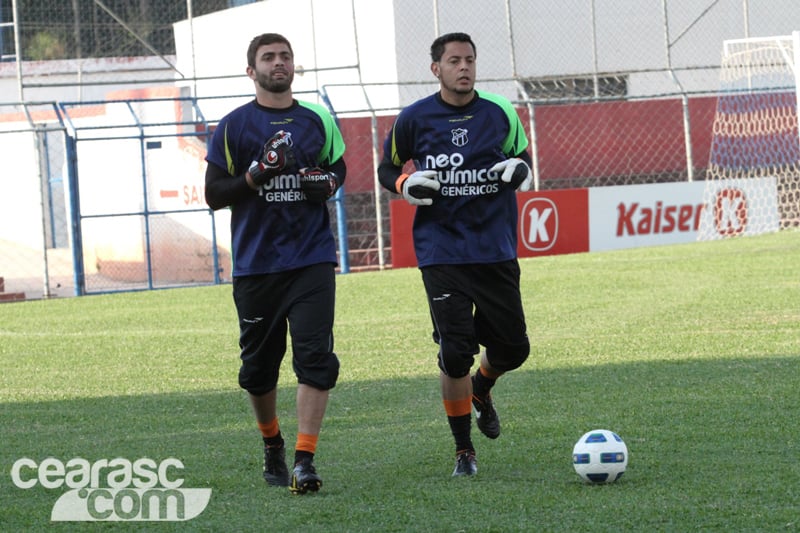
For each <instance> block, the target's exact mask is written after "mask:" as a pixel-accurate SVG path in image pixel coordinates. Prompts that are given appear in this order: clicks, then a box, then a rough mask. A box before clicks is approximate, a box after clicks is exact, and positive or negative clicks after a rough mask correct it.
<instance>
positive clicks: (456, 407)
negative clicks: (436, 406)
mask: <svg viewBox="0 0 800 533" xmlns="http://www.w3.org/2000/svg"><path fill="white" fill-rule="evenodd" d="M442 403H444V412H445V413H447V416H464V415H468V414H470V413H472V397H471V396H467V397H466V398H461V399H460V400H442Z"/></svg>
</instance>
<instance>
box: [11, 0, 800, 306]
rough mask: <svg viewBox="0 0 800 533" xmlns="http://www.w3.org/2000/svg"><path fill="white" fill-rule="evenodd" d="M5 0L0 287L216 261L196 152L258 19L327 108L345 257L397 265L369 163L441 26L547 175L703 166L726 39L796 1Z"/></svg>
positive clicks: (567, 178)
mask: <svg viewBox="0 0 800 533" xmlns="http://www.w3.org/2000/svg"><path fill="white" fill-rule="evenodd" d="M8 4H9V2H2V3H0V18H1V19H2V20H0V43H2V44H0V46H2V49H1V50H0V52H2V56H3V58H4V59H11V61H8V60H7V61H5V62H3V63H0V86H2V88H3V94H4V95H11V94H19V100H20V102H22V103H15V104H8V105H0V120H2V122H1V123H0V124H2V128H0V155H2V156H3V157H4V160H5V161H9V160H11V161H14V164H13V168H12V170H11V171H10V172H7V173H5V174H4V177H3V178H2V179H3V181H4V182H6V181H7V182H6V183H5V184H4V187H5V188H6V190H13V191H14V195H13V196H14V203H15V204H16V205H17V206H18V207H19V208H18V209H13V210H6V212H5V213H4V214H3V215H0V216H2V217H3V218H2V219H0V222H1V224H0V265H1V266H2V268H0V278H3V281H4V287H2V288H0V291H1V290H2V289H3V288H4V289H5V291H6V293H9V294H12V295H16V296H18V297H21V298H36V297H42V296H44V297H52V296H70V295H73V294H76V286H78V287H85V288H87V289H88V291H89V292H92V291H94V290H97V291H104V290H128V289H131V288H134V289H140V288H145V289H147V288H156V287H161V286H173V285H175V284H186V283H214V282H219V281H226V280H227V279H226V277H225V274H224V273H225V267H226V262H227V261H228V260H229V258H228V254H229V252H228V248H227V243H226V242H225V241H226V238H225V236H224V235H225V233H226V231H227V227H226V220H225V219H224V214H221V213H218V214H217V215H216V216H213V217H212V216H210V213H208V212H206V211H205V210H204V209H205V207H204V201H203V197H202V173H203V160H202V158H203V156H204V142H205V140H206V139H207V135H208V133H209V132H210V131H211V130H213V127H214V125H215V123H216V121H218V120H219V118H220V117H221V116H222V115H223V114H224V113H225V112H227V111H228V110H230V109H232V107H233V102H235V101H237V99H242V100H245V99H247V98H249V97H248V96H247V95H248V94H249V93H251V91H252V85H251V82H250V80H249V79H248V78H246V77H245V76H244V75H243V72H244V51H245V48H246V44H247V42H248V41H249V39H250V37H251V36H253V35H256V34H257V33H261V32H263V31H279V32H281V33H284V34H285V35H287V36H288V37H289V38H290V39H291V40H292V42H293V45H294V48H295V55H296V62H297V65H298V66H297V68H298V76H297V77H296V78H295V90H296V92H297V93H298V94H299V95H303V97H308V98H309V99H315V100H316V101H318V102H321V103H324V104H326V105H328V106H329V107H330V108H331V110H332V111H333V112H334V114H335V115H336V117H337V119H338V120H339V123H340V126H341V128H342V131H343V134H344V136H345V141H346V143H347V153H346V161H347V165H348V179H347V184H346V188H345V195H344V198H343V199H342V203H341V204H332V205H331V214H332V218H333V220H334V225H335V232H336V236H337V240H338V241H339V244H340V251H342V252H341V253H343V254H345V257H342V258H341V259H342V263H343V265H344V266H345V267H346V269H345V270H350V269H351V268H352V269H354V270H357V269H373V268H383V267H386V266H390V265H391V241H390V234H389V209H388V202H389V200H390V199H391V198H394V196H393V195H392V194H390V193H388V192H387V191H385V190H382V189H381V188H380V187H379V186H378V185H377V181H376V178H375V168H376V166H377V163H378V160H379V158H380V156H381V153H382V144H383V140H384V138H385V135H386V133H387V132H388V130H389V128H390V126H391V123H392V120H393V117H394V116H395V115H396V113H397V112H398V111H399V110H400V109H402V107H404V106H405V105H408V104H409V103H410V102H412V101H414V100H416V99H418V98H421V97H423V96H427V95H429V94H431V93H432V92H434V91H436V90H437V87H438V86H437V84H436V83H435V81H436V80H435V79H433V77H432V75H431V74H430V71H429V64H430V59H429V55H428V53H429V51H428V48H429V46H430V43H431V42H432V40H433V39H434V38H435V37H436V36H437V35H439V34H441V33H445V32H449V31H464V32H467V33H470V34H471V35H472V36H473V39H474V40H475V41H476V44H477V51H478V77H479V80H478V89H479V90H485V91H491V92H496V93H499V94H503V95H505V96H507V97H508V98H509V99H511V100H512V101H513V102H514V103H515V105H516V106H517V108H518V112H519V114H520V116H521V118H522V120H523V123H524V124H525V125H526V129H527V132H528V134H529V137H530V139H531V154H532V156H533V160H534V174H535V179H536V187H537V189H539V190H546V189H558V188H574V187H595V186H604V185H620V184H638V183H661V182H668V181H691V180H702V179H705V175H706V173H707V169H708V167H709V151H710V147H711V144H712V138H713V132H712V127H713V124H714V117H715V113H716V107H717V100H718V90H719V79H720V74H719V68H720V50H721V47H722V43H723V41H725V40H726V39H732V38H744V37H749V36H751V35H761V36H764V35H782V34H789V33H791V32H792V30H794V29H795V28H793V27H791V24H792V23H793V21H796V20H800V5H797V4H796V2H794V1H792V0H707V1H703V2H690V1H686V0H646V1H634V0H570V1H560V0H559V1H555V0H484V1H482V2H478V1H470V0H467V1H462V0H394V1H391V0H327V1H323V0H294V1H289V0H268V1H266V2H248V1H246V0H242V1H239V2H233V1H224V0H187V1H186V2H167V1H165V0H141V1H139V2H136V3H131V2H123V1H121V0H104V1H100V0H73V1H72V2H41V1H34V0H18V2H17V5H18V9H17V11H16V12H12V11H11V6H9V5H8ZM237 5H240V6H241V7H236V6H237ZM233 7H235V9H231V8H233ZM12 28H13V30H14V31H11V30H12ZM17 49H19V55H20V59H22V61H20V62H17V61H15V60H16V51H17ZM220 51H221V52H220ZM225 54H227V55H225ZM220 57H222V59H220ZM237 95H238V96H237ZM145 101H151V102H150V103H149V104H147V103H144V102H145ZM40 102H46V103H40ZM110 102H118V103H117V104H114V105H111V104H110ZM145 107H152V108H153V109H154V110H153V111H150V112H148V118H146V119H143V118H141V117H142V115H141V114H140V113H139V112H138V111H141V110H143V109H144V108H145ZM122 115H126V116H127V117H128V118H129V122H119V121H118V120H117V119H118V117H120V116H122ZM90 129H91V131H95V132H100V133H97V134H93V135H91V136H88V131H89V130H90ZM123 138H124V140H123ZM70 147H72V148H74V154H72V152H70ZM71 154H72V155H74V158H75V160H76V161H70V157H71ZM120 161H124V162H125V163H124V165H116V166H115V163H119V162H120ZM71 165H74V166H72V167H71ZM71 168H73V169H74V170H75V176H76V177H77V176H79V177H80V179H77V178H76V182H75V183H73V184H71V183H69V176H68V174H69V172H70V169H71ZM120 168H122V169H123V170H120ZM164 168H170V169H177V175H175V176H169V175H165V173H164V171H163V169H164ZM98 169H99V170H98ZM123 177H125V179H123ZM124 183H132V184H136V186H135V187H132V186H131V187H129V186H128V185H123V184H124ZM104 195H105V197H104ZM161 195H165V196H161ZM72 196H75V197H76V198H73V197H72ZM81 199H83V202H85V203H83V202H81V203H80V204H74V206H75V208H77V209H71V208H70V205H72V204H71V202H74V201H76V200H81ZM89 199H91V200H89ZM171 201H172V202H177V203H181V205H180V206H179V207H176V206H175V205H171V204H170V202H171ZM126 202H131V203H130V205H128V204H127V203H126ZM115 203H118V204H119V206H118V207H114V208H113V209H111V208H110V207H109V206H110V205H114V204H115ZM97 205H100V206H103V207H102V209H99V208H97V207H96V206H97ZM93 206H95V207H93ZM142 206H146V207H147V209H143V207H142ZM165 206H166V207H165ZM342 206H343V209H342V210H341V211H340V210H339V209H338V208H339V207H342ZM76 213H77V218H76ZM99 215H103V216H99ZM220 216H221V217H222V219H221V220H219V221H218V220H216V218H217V217H220ZM76 224H77V226H76ZM98 235H103V236H104V237H103V238H102V239H101V238H99V237H97V236H98ZM76 237H80V238H81V239H79V240H76ZM195 241H199V242H200V243H201V244H199V245H192V244H191V243H193V242H195ZM98 243H99V244H98ZM131 243H133V244H131ZM76 246H77V247H79V248H78V249H76ZM134 251H135V253H134ZM191 257H200V258H201V259H200V260H199V262H196V263H193V262H192V261H189V260H188V258H191ZM190 264H196V265H199V266H197V268H196V269H194V270H192V269H191V268H189V270H192V272H191V273H187V268H188V265H190ZM178 266H181V267H182V268H177V267H178ZM114 269H116V270H117V272H114ZM178 271H180V272H178ZM220 273H222V277H220ZM77 293H80V291H77Z"/></svg>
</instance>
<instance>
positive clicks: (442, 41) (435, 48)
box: [431, 32, 478, 63]
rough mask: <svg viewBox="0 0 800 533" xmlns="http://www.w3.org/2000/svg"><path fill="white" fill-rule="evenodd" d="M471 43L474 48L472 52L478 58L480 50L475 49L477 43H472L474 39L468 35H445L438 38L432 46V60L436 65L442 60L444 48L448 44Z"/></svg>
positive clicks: (456, 33) (457, 33)
mask: <svg viewBox="0 0 800 533" xmlns="http://www.w3.org/2000/svg"><path fill="white" fill-rule="evenodd" d="M453 42H457V43H469V44H470V45H471V46H472V52H473V53H474V54H475V57H477V56H478V49H477V48H475V43H473V42H472V37H470V36H469V35H468V34H466V33H459V32H455V33H445V34H444V35H442V36H441V37H437V39H436V40H435V41H433V44H432V45H431V59H432V60H433V62H434V63H438V62H439V61H441V60H442V55H443V54H444V47H445V45H446V44H447V43H453Z"/></svg>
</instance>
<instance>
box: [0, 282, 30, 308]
mask: <svg viewBox="0 0 800 533" xmlns="http://www.w3.org/2000/svg"><path fill="white" fill-rule="evenodd" d="M24 299H25V293H24V292H6V280H5V278H3V277H0V302H18V301H20V300H24Z"/></svg>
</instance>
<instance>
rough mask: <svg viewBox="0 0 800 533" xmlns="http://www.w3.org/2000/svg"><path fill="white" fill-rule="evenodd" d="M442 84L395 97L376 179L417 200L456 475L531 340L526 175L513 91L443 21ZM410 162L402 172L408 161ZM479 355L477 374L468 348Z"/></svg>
mask: <svg viewBox="0 0 800 533" xmlns="http://www.w3.org/2000/svg"><path fill="white" fill-rule="evenodd" d="M431 59H432V63H431V71H432V72H433V74H434V76H436V77H437V78H438V79H439V91H438V92H437V93H436V94H433V95H431V96H428V97H426V98H423V99H421V100H419V101H417V102H415V103H413V104H411V105H410V106H408V107H406V108H405V109H403V111H402V112H401V113H400V114H399V115H398V116H397V118H396V119H395V122H394V124H393V126H392V129H391V131H390V132H389V135H388V136H387V138H386V141H385V143H384V154H383V159H382V161H381V163H380V165H379V168H378V177H379V180H380V182H381V184H382V185H383V186H384V187H385V188H387V189H389V190H390V191H392V192H396V193H398V194H401V195H402V196H403V198H405V199H406V200H407V201H408V202H409V203H411V204H413V205H415V206H417V209H416V214H415V216H414V223H413V238H414V249H415V253H416V257H417V263H418V266H419V268H420V272H421V274H422V282H423V284H424V286H425V292H426V294H427V299H428V306H429V309H430V315H431V319H432V323H433V340H434V342H436V343H437V344H438V345H439V351H438V366H439V369H440V383H441V391H442V400H443V403H444V410H445V413H446V414H447V420H448V422H449V426H450V430H451V432H452V434H453V438H454V439H455V449H456V466H455V470H454V471H453V475H454V476H464V475H467V476H470V475H474V474H476V473H477V462H476V458H475V447H474V445H473V442H472V439H471V436H470V429H471V425H472V409H473V408H474V409H475V413H476V417H477V426H478V429H479V430H480V431H481V432H482V433H483V434H484V435H486V436H487V437H489V438H490V439H495V438H497V437H498V436H499V435H500V419H499V417H498V415H497V412H496V410H495V408H494V404H493V402H492V394H491V390H492V387H493V386H494V385H495V382H496V380H497V379H498V378H499V377H500V376H502V375H503V374H504V373H506V372H509V371H511V370H514V369H516V368H519V367H520V366H521V365H522V363H523V362H524V361H525V360H526V359H527V357H528V354H529V352H530V344H529V341H528V335H527V332H526V326H525V315H524V312H523V308H522V300H521V297H520V290H519V282H520V270H519V264H518V262H517V253H516V249H517V203H516V193H515V191H517V190H521V191H527V190H529V189H530V185H531V180H532V176H531V171H530V165H531V157H530V155H529V154H528V153H527V152H526V148H527V147H528V139H527V137H526V135H525V131H524V128H523V126H522V123H521V121H520V119H519V117H518V115H517V113H516V111H515V109H514V107H513V106H512V104H511V102H510V101H509V100H508V99H506V98H504V97H502V96H499V95H495V94H490V93H487V92H483V91H480V92H479V91H476V90H475V74H476V68H475V59H476V49H475V44H474V43H473V42H472V39H471V38H470V36H469V35H467V34H465V33H449V34H446V35H442V36H441V37H439V38H437V39H436V40H435V41H434V42H433V45H432V46H431ZM409 161H411V162H413V165H414V169H413V171H411V172H410V174H408V173H404V171H403V170H404V166H405V165H406V163H407V162H409ZM480 346H484V347H485V350H484V351H483V353H482V354H481V357H480V366H479V368H478V369H477V370H476V372H475V373H474V374H471V372H472V366H473V364H474V362H475V355H477V354H478V353H479V352H480Z"/></svg>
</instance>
